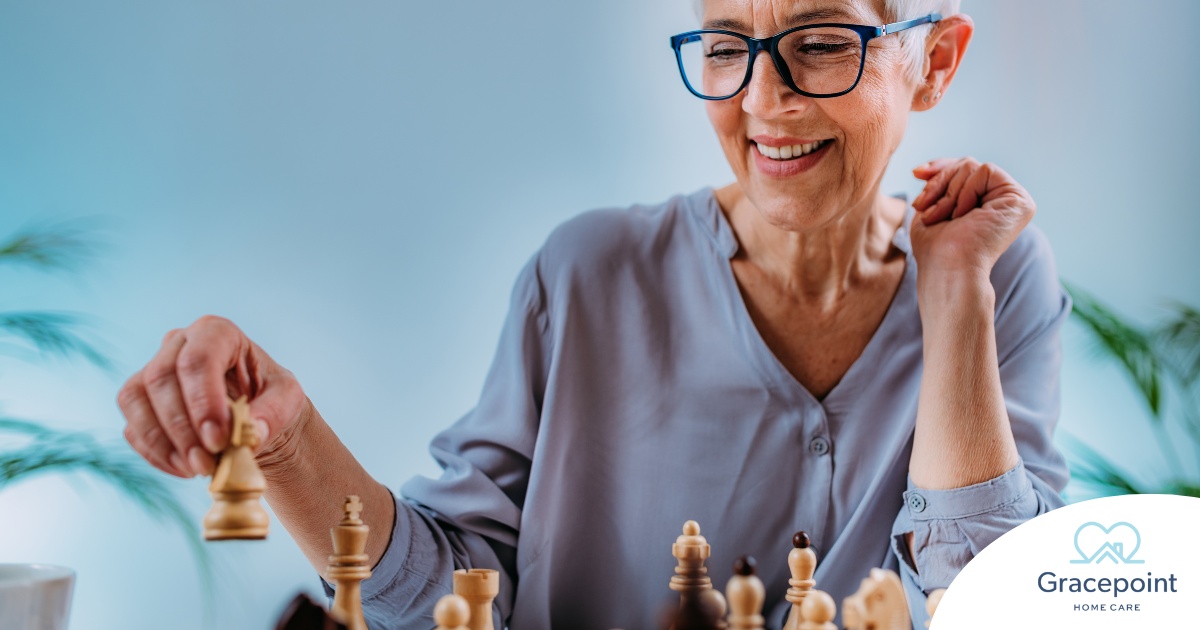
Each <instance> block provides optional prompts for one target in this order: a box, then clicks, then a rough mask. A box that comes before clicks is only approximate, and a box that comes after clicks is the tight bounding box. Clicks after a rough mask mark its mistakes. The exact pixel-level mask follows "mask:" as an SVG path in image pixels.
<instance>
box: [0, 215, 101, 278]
mask: <svg viewBox="0 0 1200 630" xmlns="http://www.w3.org/2000/svg"><path fill="white" fill-rule="evenodd" d="M84 228H85V226H84V225H83V224H82V223H81V222H79V221H75V222H65V223H60V224H58V225H48V226H46V227H43V228H29V229H26V230H24V231H22V232H18V233H17V234H16V235H15V236H13V237H11V238H9V240H7V241H4V242H0V263H14V264H15V263H23V264H28V265H32V266H34V267H41V268H45V269H68V268H70V267H73V266H75V265H76V264H78V263H80V262H83V261H84V260H86V259H88V258H91V257H92V255H93V254H94V253H95V251H96V249H97V242H96V241H95V240H93V239H91V238H89V237H87V236H85V234H86V231H85V229H84Z"/></svg>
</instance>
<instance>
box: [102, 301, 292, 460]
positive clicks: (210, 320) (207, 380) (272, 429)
mask: <svg viewBox="0 0 1200 630" xmlns="http://www.w3.org/2000/svg"><path fill="white" fill-rule="evenodd" d="M243 394H244V395H247V396H248V397H249V399H250V418H251V419H252V420H253V421H254V423H255V425H256V427H257V429H258V433H259V438H260V440H261V442H260V444H259V450H260V452H261V451H262V450H263V449H266V448H268V447H271V448H274V446H275V444H274V442H276V441H278V440H281V439H283V438H282V436H284V435H285V434H286V433H290V432H287V431H286V429H288V428H290V427H291V426H293V425H294V424H296V422H297V420H298V419H299V417H300V415H301V413H302V412H303V410H304V409H305V408H306V407H307V406H308V399H307V397H305V395H304V391H303V390H302V389H301V388H300V384H299V383H298V382H297V381H296V378H295V376H293V375H292V373H291V372H289V371H288V370H286V369H284V368H283V367H282V366H280V365H279V364H278V363H276V362H275V361H274V360H272V359H271V357H269V356H267V353H266V352H263V350H262V348H260V347H258V345H257V344H255V343H254V342H253V341H251V340H250V338H249V337H247V336H246V335H245V333H243V332H242V331H241V329H239V328H238V327H237V326H236V325H234V323H233V322H231V321H229V320H227V319H225V318H223V317H216V316H213V315H205V316H204V317H201V318H200V319H197V320H196V321H195V322H193V323H192V324H191V325H190V326H188V327H187V328H176V329H175V330H172V331H170V332H168V333H167V334H166V336H164V337H163V341H162V347H161V348H159V350H158V353H157V354H155V355H154V358H152V359H150V361H149V362H148V363H147V364H146V366H145V367H143V368H142V369H141V370H139V371H138V372H136V373H134V375H133V376H131V377H129V380H128V381H126V382H125V385H124V386H122V387H121V391H120V392H119V393H118V394H117V404H118V405H119V406H120V407H121V412H122V413H123V414H125V421H126V426H125V439H127V440H129V444H130V445H131V446H132V447H133V449H134V450H135V451H137V452H138V454H139V455H141V456H142V457H144V458H145V459H146V461H148V462H150V463H151V464H152V465H153V466H154V467H155V468H158V469H159V470H162V471H164V472H167V473H170V474H172V475H176V476H179V477H193V476H195V475H207V474H211V473H212V470H213V464H214V462H215V459H214V454H215V453H219V452H220V451H221V450H222V449H223V448H224V447H225V445H226V444H227V443H228V441H229V428H230V426H229V425H230V414H229V404H228V399H227V397H232V398H238V397H239V396H242V395H243Z"/></svg>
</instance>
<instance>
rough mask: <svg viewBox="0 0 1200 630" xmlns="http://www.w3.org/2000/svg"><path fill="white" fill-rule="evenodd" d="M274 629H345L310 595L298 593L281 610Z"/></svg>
mask: <svg viewBox="0 0 1200 630" xmlns="http://www.w3.org/2000/svg"><path fill="white" fill-rule="evenodd" d="M275 630H346V626H344V625H342V624H340V623H338V622H337V621H336V620H334V619H333V617H330V616H329V613H327V612H325V609H324V608H321V606H320V605H319V604H317V603H316V602H314V601H313V600H312V598H311V597H309V596H308V595H305V594H304V593H300V594H299V595H296V596H295V597H294V598H292V601H291V603H289V604H288V605H287V608H285V609H284V610H283V614H282V615H280V616H279V622H278V623H277V624H275Z"/></svg>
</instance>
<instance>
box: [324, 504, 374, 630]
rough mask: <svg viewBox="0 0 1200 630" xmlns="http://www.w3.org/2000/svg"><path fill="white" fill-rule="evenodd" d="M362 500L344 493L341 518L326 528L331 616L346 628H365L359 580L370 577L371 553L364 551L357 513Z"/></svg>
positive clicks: (364, 532) (362, 528)
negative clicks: (329, 539)
mask: <svg viewBox="0 0 1200 630" xmlns="http://www.w3.org/2000/svg"><path fill="white" fill-rule="evenodd" d="M362 510H363V504H362V502H361V501H359V500H358V496H356V495H350V496H348V497H346V501H345V503H343V504H342V512H343V516H342V520H341V522H339V523H338V524H337V526H336V527H334V528H333V529H330V530H329V533H330V535H332V536H333V555H332V556H329V566H327V567H326V568H325V573H326V577H327V579H329V580H330V581H332V582H334V583H335V584H336V586H335V587H334V595H333V610H331V611H330V612H332V613H333V616H334V617H335V618H337V619H338V620H339V621H341V622H342V623H344V624H346V628H348V630H367V622H366V620H365V619H364V618H363V611H362V590H361V582H362V581H363V580H365V579H367V578H369V577H371V568H370V566H368V564H367V563H368V562H369V561H370V557H369V556H367V554H366V549H367V534H369V533H370V528H369V527H367V526H366V525H365V524H364V523H363V522H362V519H360V518H359V514H361V513H362Z"/></svg>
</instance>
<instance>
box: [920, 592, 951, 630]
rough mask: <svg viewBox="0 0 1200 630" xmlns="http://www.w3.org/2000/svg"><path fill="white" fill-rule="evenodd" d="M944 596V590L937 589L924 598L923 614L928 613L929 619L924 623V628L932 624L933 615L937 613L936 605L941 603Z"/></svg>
mask: <svg viewBox="0 0 1200 630" xmlns="http://www.w3.org/2000/svg"><path fill="white" fill-rule="evenodd" d="M945 594H946V589H944V588H939V589H937V590H935V591H933V592H932V593H930V594H929V597H926V598H925V612H927V613H929V619H928V620H927V621H926V622H925V627H926V628H928V627H929V625H930V624H932V623H933V613H936V612H937V607H938V604H941V603H942V596H943V595H945Z"/></svg>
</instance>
